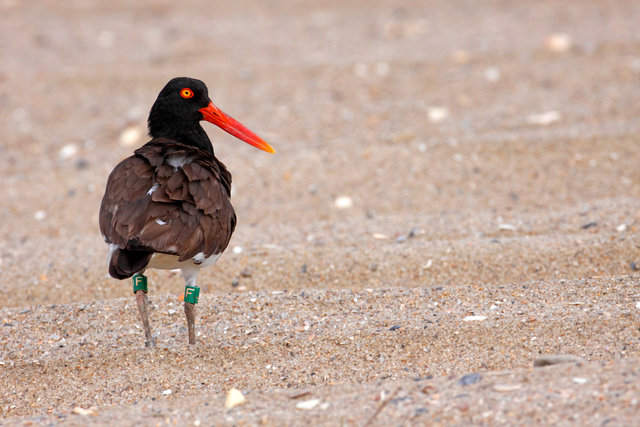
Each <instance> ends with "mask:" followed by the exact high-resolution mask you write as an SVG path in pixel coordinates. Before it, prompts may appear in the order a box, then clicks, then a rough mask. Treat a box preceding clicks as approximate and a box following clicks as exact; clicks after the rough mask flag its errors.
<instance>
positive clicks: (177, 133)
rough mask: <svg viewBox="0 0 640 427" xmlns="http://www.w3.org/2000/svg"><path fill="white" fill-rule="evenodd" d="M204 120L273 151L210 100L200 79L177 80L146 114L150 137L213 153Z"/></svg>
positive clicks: (170, 82) (184, 78)
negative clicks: (203, 123) (169, 140)
mask: <svg viewBox="0 0 640 427" xmlns="http://www.w3.org/2000/svg"><path fill="white" fill-rule="evenodd" d="M201 120H206V121H208V122H211V123H213V124H215V125H216V126H218V127H220V128H222V129H223V130H225V131H227V132H229V133H230V134H231V135H233V136H235V137H236V138H238V139H240V140H242V141H245V142H246V143H248V144H251V145H253V146H254V147H257V148H260V149H261V150H264V151H267V152H270V153H273V152H275V151H274V150H273V148H271V146H269V144H267V143H266V142H264V141H263V140H262V139H261V138H260V137H259V136H257V135H256V134H254V133H253V132H251V131H250V130H249V129H247V128H246V127H245V126H244V125H242V124H241V123H240V122H238V121H237V120H235V119H234V118H232V117H230V116H228V115H227V114H225V113H224V112H223V111H222V110H220V109H219V108H218V107H216V106H215V105H213V102H211V99H209V91H208V90H207V86H206V85H205V84H204V83H203V82H202V81H200V80H197V79H191V78H189V77H176V78H174V79H171V81H169V83H167V84H166V86H165V87H164V88H163V89H162V90H161V91H160V94H159V95H158V99H156V102H155V103H154V104H153V107H151V112H150V113H149V134H150V135H151V136H152V137H153V138H159V137H165V138H171V139H174V140H176V141H178V142H181V143H183V144H188V145H192V146H194V147H197V148H199V149H201V150H206V151H209V152H211V153H213V146H212V145H211V141H209V137H208V136H207V134H206V132H205V131H204V129H202V126H200V121H201Z"/></svg>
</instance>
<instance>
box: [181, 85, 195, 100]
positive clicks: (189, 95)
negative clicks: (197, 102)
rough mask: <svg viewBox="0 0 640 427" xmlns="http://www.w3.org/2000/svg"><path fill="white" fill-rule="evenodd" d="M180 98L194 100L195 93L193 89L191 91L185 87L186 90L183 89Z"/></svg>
mask: <svg viewBox="0 0 640 427" xmlns="http://www.w3.org/2000/svg"><path fill="white" fill-rule="evenodd" d="M180 96H181V97H183V98H185V99H188V98H193V91H192V90H191V89H189V88H188V87H185V88H184V89H182V90H181V91H180Z"/></svg>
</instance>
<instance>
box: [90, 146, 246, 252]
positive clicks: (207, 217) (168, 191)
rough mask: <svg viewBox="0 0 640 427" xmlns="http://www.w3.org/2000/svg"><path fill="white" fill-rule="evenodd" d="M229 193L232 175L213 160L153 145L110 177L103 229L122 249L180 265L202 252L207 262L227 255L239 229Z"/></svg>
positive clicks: (189, 149) (186, 149)
mask: <svg viewBox="0 0 640 427" xmlns="http://www.w3.org/2000/svg"><path fill="white" fill-rule="evenodd" d="M181 161H183V162H184V164H182V165H181V167H179V166H180V165H179V162H181ZM172 164H173V165H172ZM176 164H177V165H179V166H178V167H176V166H175V165H176ZM154 187H155V188H154ZM152 188H154V191H153V192H151V194H149V192H150V190H151V189H152ZM230 192H231V175H230V174H229V172H228V171H227V169H226V168H225V167H224V165H223V164H222V163H220V162H219V161H218V160H217V159H216V158H215V156H214V155H213V154H210V153H208V152H205V151H201V150H198V149H196V148H193V147H189V146H187V145H184V144H180V143H178V142H176V141H173V140H169V139H165V138H158V139H154V140H152V141H151V142H149V143H147V144H146V145H145V146H143V147H141V148H140V149H138V150H136V152H135V154H134V155H133V156H131V157H129V158H127V159H125V160H123V161H122V162H121V163H120V164H119V165H118V166H116V168H115V169H114V170H113V172H111V175H110V176H109V179H108V181H107V188H106V191H105V195H104V197H103V199H102V205H101V207H100V229H101V231H102V233H103V235H104V236H105V240H106V241H107V242H109V243H114V244H116V245H118V246H119V247H120V248H123V249H127V250H152V251H154V252H162V253H172V254H176V255H178V256H179V259H180V261H184V260H186V259H189V258H191V257H193V256H195V255H196V254H198V253H199V252H203V253H204V255H205V257H209V256H211V255H213V254H218V253H220V252H222V251H224V249H226V247H227V245H228V244H229V239H230V238H231V234H232V233H233V231H234V229H235V223H236V216H235V212H234V210H233V207H232V206H231V202H230V200H229V197H230ZM163 223H164V224H163Z"/></svg>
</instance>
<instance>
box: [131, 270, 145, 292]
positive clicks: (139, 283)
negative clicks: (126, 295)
mask: <svg viewBox="0 0 640 427" xmlns="http://www.w3.org/2000/svg"><path fill="white" fill-rule="evenodd" d="M137 291H144V293H145V294H146V293H147V276H143V275H142V274H134V275H133V293H134V294H135V293H136V292H137Z"/></svg>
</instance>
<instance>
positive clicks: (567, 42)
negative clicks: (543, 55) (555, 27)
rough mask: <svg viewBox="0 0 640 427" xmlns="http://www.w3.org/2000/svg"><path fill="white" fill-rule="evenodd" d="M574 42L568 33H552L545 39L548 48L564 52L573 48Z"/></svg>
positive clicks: (556, 51) (552, 50)
mask: <svg viewBox="0 0 640 427" xmlns="http://www.w3.org/2000/svg"><path fill="white" fill-rule="evenodd" d="M572 45H573V42H572V41H571V37H570V36H569V35H568V34H564V33H556V34H550V35H549V36H547V38H546V39H545V40H544V46H545V47H546V48H547V50H549V51H551V52H554V53H563V52H566V51H568V50H569V49H571V46H572Z"/></svg>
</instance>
